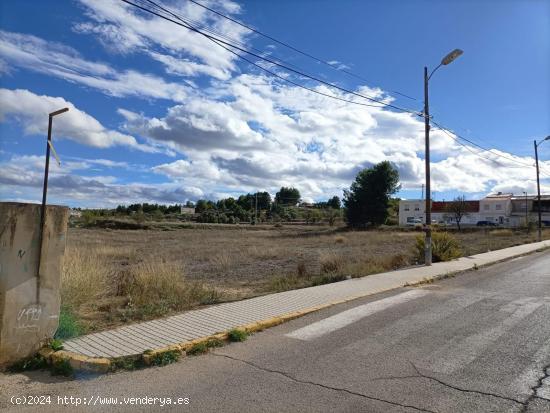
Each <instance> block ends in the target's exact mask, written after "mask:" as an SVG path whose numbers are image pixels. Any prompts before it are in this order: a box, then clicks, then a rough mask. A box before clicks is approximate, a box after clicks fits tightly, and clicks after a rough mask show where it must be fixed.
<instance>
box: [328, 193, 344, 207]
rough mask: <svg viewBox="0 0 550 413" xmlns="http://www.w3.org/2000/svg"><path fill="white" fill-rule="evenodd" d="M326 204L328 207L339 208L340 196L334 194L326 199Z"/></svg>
mask: <svg viewBox="0 0 550 413" xmlns="http://www.w3.org/2000/svg"><path fill="white" fill-rule="evenodd" d="M327 206H328V207H329V208H334V209H340V208H341V207H342V204H341V203H340V198H338V197H337V196H336V195H334V196H333V197H332V198H330V199H329V200H328V201H327Z"/></svg>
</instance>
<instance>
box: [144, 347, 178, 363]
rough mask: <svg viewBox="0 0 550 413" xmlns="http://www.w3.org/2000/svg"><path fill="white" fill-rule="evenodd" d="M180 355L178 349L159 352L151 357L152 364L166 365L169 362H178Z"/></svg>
mask: <svg viewBox="0 0 550 413" xmlns="http://www.w3.org/2000/svg"><path fill="white" fill-rule="evenodd" d="M180 355H181V354H180V352H179V351H177V350H170V351H164V352H162V353H157V354H155V355H154V356H153V357H152V358H151V364H152V365H153V366H166V365H168V364H172V363H176V362H177V361H178V360H179V359H180Z"/></svg>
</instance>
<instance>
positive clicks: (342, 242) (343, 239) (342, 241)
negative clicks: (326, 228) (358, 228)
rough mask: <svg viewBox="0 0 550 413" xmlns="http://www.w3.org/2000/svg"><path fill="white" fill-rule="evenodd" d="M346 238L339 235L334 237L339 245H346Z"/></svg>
mask: <svg viewBox="0 0 550 413" xmlns="http://www.w3.org/2000/svg"><path fill="white" fill-rule="evenodd" d="M346 241H347V240H346V237H343V236H341V235H338V236H337V237H334V242H335V243H337V244H344V243H345V242H346Z"/></svg>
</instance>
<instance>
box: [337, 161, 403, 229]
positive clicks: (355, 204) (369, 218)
mask: <svg viewBox="0 0 550 413" xmlns="http://www.w3.org/2000/svg"><path fill="white" fill-rule="evenodd" d="M398 189H399V172H398V171H397V169H395V168H394V167H393V166H392V164H391V163H390V162H388V161H383V162H380V163H378V164H376V165H374V166H372V167H371V168H366V169H363V170H362V171H360V172H359V173H358V174H357V177H356V178H355V181H354V182H353V183H352V184H351V186H350V189H349V191H348V190H345V191H344V207H345V208H346V219H347V223H348V226H350V227H362V228H366V227H368V226H378V225H381V224H383V223H385V222H386V219H387V217H388V205H389V199H390V195H392V194H394V193H395V192H397V190H398Z"/></svg>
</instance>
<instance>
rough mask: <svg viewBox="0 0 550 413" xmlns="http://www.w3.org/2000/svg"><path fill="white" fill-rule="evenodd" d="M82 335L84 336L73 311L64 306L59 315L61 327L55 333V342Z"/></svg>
mask: <svg viewBox="0 0 550 413" xmlns="http://www.w3.org/2000/svg"><path fill="white" fill-rule="evenodd" d="M80 334H82V327H81V325H80V323H79V322H78V320H77V318H76V316H75V314H74V313H73V311H72V309H71V308H70V307H68V306H66V305H65V306H62V307H61V312H60V313H59V326H58V327H57V331H56V332H55V335H54V341H60V340H65V339H69V338H71V337H76V336H79V335H80Z"/></svg>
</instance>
